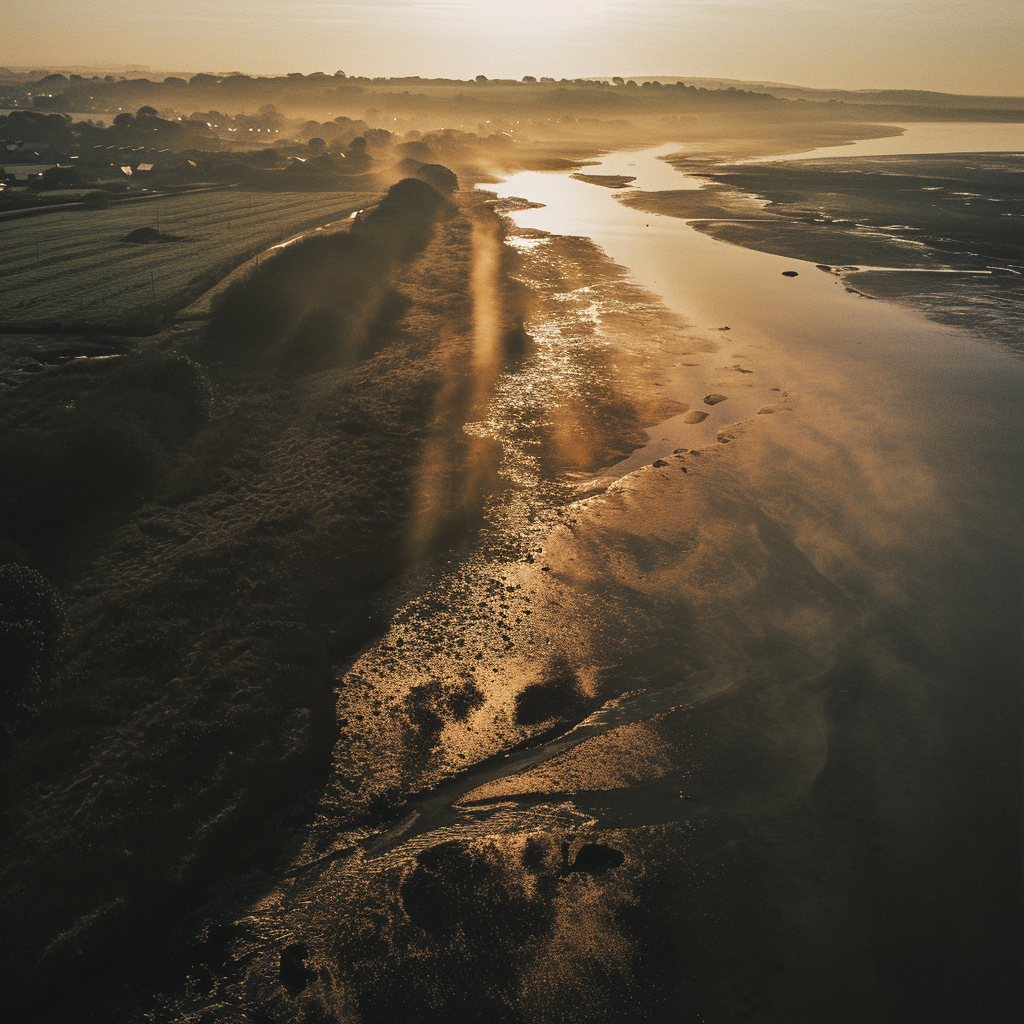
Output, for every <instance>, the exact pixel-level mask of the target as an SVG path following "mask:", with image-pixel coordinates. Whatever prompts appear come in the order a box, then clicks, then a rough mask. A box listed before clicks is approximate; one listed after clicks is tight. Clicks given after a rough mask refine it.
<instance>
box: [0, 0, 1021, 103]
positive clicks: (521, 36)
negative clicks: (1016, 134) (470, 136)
mask: <svg viewBox="0 0 1024 1024" xmlns="http://www.w3.org/2000/svg"><path fill="white" fill-rule="evenodd" d="M0 35H2V38H0V65H5V66H8V67H12V66H15V67H25V66H32V67H39V68H52V67H57V66H65V67H71V66H86V67H97V68H114V67H122V66H125V65H142V66H149V67H151V68H152V69H153V70H154V71H158V70H162V71H167V72H171V71H209V72H215V73H216V72H226V71H242V72H245V73H248V74H285V73H287V72H292V71H301V72H303V73H305V74H308V73H310V72H312V71H324V72H326V73H327V74H333V73H334V72H336V71H339V70H340V71H344V72H345V73H346V74H349V75H367V76H371V77H372V76H378V75H379V76H395V75H420V76H422V77H424V78H428V77H448V78H473V77H475V76H476V75H481V74H482V75H486V76H487V77H488V78H522V77H523V76H524V75H535V76H536V77H538V78H539V77H541V76H550V77H553V78H578V77H586V76H592V75H624V76H626V77H629V76H645V75H646V76H655V75H670V76H675V77H711V78H735V79H743V80H747V81H774V82H785V83H789V84H794V85H805V86H813V87H818V88H840V89H864V88H905V89H932V90H937V91H942V92H958V93H970V94H984V95H1022V94H1024V61H1022V59H1021V54H1022V53H1024V0H845V2H843V0H344V2H341V0H294V2H286V0H135V2H134V3H130V4H129V3H125V2H124V0H21V2H18V3H13V4H11V5H10V7H9V9H8V10H7V11H6V12H5V14H4V18H3V32H2V34H0Z"/></svg>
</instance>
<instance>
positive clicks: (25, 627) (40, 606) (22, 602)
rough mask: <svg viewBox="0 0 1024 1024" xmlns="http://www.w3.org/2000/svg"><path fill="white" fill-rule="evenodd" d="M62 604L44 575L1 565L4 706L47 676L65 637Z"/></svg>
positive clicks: (0, 651) (0, 647)
mask: <svg viewBox="0 0 1024 1024" xmlns="http://www.w3.org/2000/svg"><path fill="white" fill-rule="evenodd" d="M64 628H65V616H64V602H63V601H62V600H61V597H60V595H59V594H58V593H57V591H56V590H55V589H54V588H53V586H52V585H51V584H50V582H49V581H48V580H47V579H46V577H45V576H42V575H41V574H40V573H38V572H36V571H35V570H34V569H30V568H29V567H28V566H27V565H18V564H17V563H14V562H11V563H8V564H7V565H0V665H3V668H4V673H3V676H4V685H3V690H2V692H0V701H2V702H3V704H4V705H7V704H9V703H11V702H13V701H16V700H17V699H18V697H20V696H21V695H22V694H23V693H24V691H25V690H26V689H27V688H28V687H30V686H32V685H38V684H39V683H40V682H42V681H43V680H44V679H45V678H46V677H47V676H48V675H49V673H50V671H51V670H52V668H53V665H54V662H55V660H56V653H57V651H58V649H59V646H60V641H61V639H62V637H63V635H64Z"/></svg>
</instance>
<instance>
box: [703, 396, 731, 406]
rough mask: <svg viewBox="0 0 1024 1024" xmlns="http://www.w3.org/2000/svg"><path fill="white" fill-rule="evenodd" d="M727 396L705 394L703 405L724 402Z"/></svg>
mask: <svg viewBox="0 0 1024 1024" xmlns="http://www.w3.org/2000/svg"><path fill="white" fill-rule="evenodd" d="M728 398H729V396H728V395H715V394H711V395H705V396H704V404H705V405H718V403H719V402H725V401H727V400H728Z"/></svg>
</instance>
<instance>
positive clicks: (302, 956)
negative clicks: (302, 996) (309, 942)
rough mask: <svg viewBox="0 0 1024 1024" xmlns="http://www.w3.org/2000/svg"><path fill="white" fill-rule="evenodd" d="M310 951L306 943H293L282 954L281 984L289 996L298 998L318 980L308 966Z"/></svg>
mask: <svg viewBox="0 0 1024 1024" xmlns="http://www.w3.org/2000/svg"><path fill="white" fill-rule="evenodd" d="M307 956H309V950H308V949H307V948H306V944H305V943H304V942H293V943H292V944H291V945H290V946H288V947H287V948H286V949H285V950H284V952H283V953H282V954H281V970H280V979H281V984H282V985H284V987H285V988H286V989H287V990H288V992H289V994H291V995H293V996H296V995H298V994H299V993H300V992H301V991H303V989H305V987H306V986H307V985H308V984H309V983H310V982H311V981H313V980H314V979H315V978H316V973H315V972H314V971H311V970H310V969H309V968H308V967H307V966H306V957H307Z"/></svg>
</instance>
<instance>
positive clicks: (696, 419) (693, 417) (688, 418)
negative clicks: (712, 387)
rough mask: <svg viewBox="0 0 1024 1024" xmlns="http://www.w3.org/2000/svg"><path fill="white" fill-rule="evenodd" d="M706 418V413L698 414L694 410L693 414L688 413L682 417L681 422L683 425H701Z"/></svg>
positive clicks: (698, 412)
mask: <svg viewBox="0 0 1024 1024" xmlns="http://www.w3.org/2000/svg"><path fill="white" fill-rule="evenodd" d="M705 401H707V399H705ZM707 418H708V414H707V413H706V412H700V411H699V410H697V409H694V410H693V412H688V413H687V414H686V415H685V416H684V417H683V422H684V423H703V422H704V420H706V419H707Z"/></svg>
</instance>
